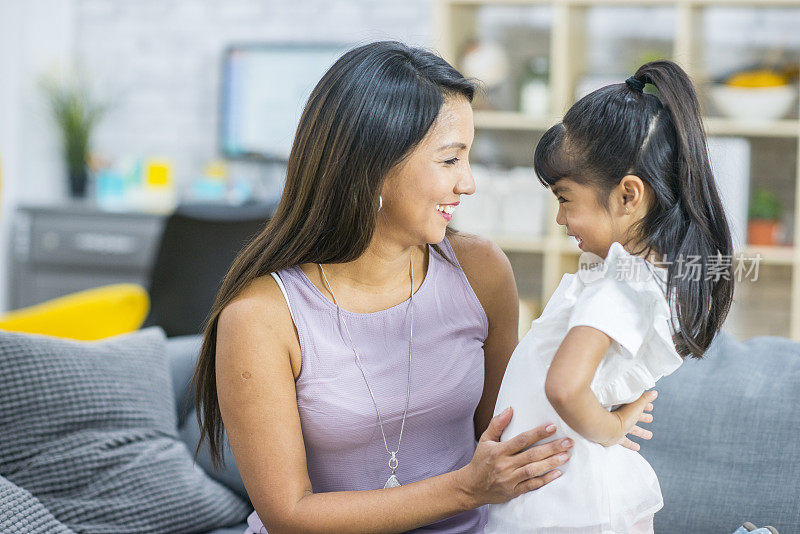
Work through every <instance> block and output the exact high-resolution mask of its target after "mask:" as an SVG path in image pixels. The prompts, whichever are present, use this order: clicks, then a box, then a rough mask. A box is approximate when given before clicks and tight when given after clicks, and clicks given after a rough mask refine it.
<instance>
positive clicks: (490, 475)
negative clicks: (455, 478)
mask: <svg viewBox="0 0 800 534" xmlns="http://www.w3.org/2000/svg"><path fill="white" fill-rule="evenodd" d="M512 414H513V410H512V409H511V408H508V409H507V410H506V411H504V412H502V413H500V414H498V415H496V416H495V417H493V418H492V420H491V421H490V422H489V427H488V428H487V429H486V431H485V432H484V433H483V434H482V435H481V438H480V440H479V441H478V446H477V447H476V449H475V454H474V455H473V457H472V461H470V463H469V464H467V465H465V466H464V467H462V468H461V469H459V470H458V471H457V473H458V474H459V475H460V480H461V485H462V488H463V490H464V492H465V493H466V494H467V495H468V496H469V498H470V501H471V504H472V505H473V506H472V507H473V508H477V507H478V506H482V505H484V504H488V503H494V504H496V503H503V502H506V501H509V500H511V499H513V498H514V497H517V496H518V495H522V494H523V493H526V492H528V491H531V490H535V489H539V488H541V487H542V486H544V485H545V484H547V483H548V482H551V481H553V480H555V479H556V478H558V477H559V476H561V472H560V471H558V470H557V469H555V468H556V467H558V466H559V465H562V464H564V463H565V462H566V461H567V460H569V453H568V452H567V451H568V450H569V449H570V448H571V447H572V445H573V443H572V440H571V439H563V440H559V441H550V442H548V443H544V444H542V445H537V446H535V447H531V445H533V444H534V443H536V442H538V441H540V440H542V439H544V438H547V437H548V436H551V435H552V434H553V432H555V430H556V428H555V425H550V426H549V429H548V428H546V426H547V425H542V426H540V427H537V428H534V429H532V430H528V431H526V432H522V433H520V434H518V435H516V436H515V437H513V438H512V439H510V440H508V441H503V442H500V436H501V435H502V434H503V430H504V429H505V428H506V427H507V426H508V423H509V422H511V416H512ZM528 447H530V448H528ZM526 449H527V450H526Z"/></svg>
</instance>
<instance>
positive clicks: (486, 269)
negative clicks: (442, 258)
mask: <svg viewBox="0 0 800 534" xmlns="http://www.w3.org/2000/svg"><path fill="white" fill-rule="evenodd" d="M447 237H448V241H449V242H450V246H451V247H452V248H453V252H454V253H455V255H456V259H457V260H458V263H459V265H461V269H462V270H463V271H464V274H465V275H466V277H467V281H468V282H469V284H470V286H471V287H472V290H473V291H474V292H475V295H476V296H477V297H478V300H479V301H480V303H481V306H483V308H484V310H485V311H486V313H487V316H489V317H490V319H491V316H492V315H493V314H494V312H495V309H496V308H503V307H504V306H507V305H508V303H509V302H513V301H514V299H516V298H517V285H516V282H515V281H514V272H513V271H512V270H511V262H510V261H509V260H508V257H507V256H506V255H505V253H504V252H503V250H502V249H501V248H500V247H499V246H497V244H496V243H495V242H493V241H492V240H491V239H487V238H485V237H481V236H477V235H473V234H466V233H461V232H458V233H454V234H452V235H449V236H447Z"/></svg>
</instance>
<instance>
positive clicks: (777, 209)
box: [747, 189, 781, 246]
mask: <svg viewBox="0 0 800 534" xmlns="http://www.w3.org/2000/svg"><path fill="white" fill-rule="evenodd" d="M748 219H749V220H748V224H747V242H748V243H749V244H751V245H766V246H774V245H777V244H778V234H779V232H780V219H781V204H780V202H779V201H778V197H777V195H775V193H773V192H771V191H768V190H766V189H758V190H756V192H755V194H754V195H753V199H752V200H751V202H750V208H749V211H748Z"/></svg>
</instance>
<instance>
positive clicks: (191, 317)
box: [144, 203, 276, 337]
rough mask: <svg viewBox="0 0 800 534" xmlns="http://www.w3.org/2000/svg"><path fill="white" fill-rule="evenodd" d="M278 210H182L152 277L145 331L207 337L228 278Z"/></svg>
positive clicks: (167, 232)
mask: <svg viewBox="0 0 800 534" xmlns="http://www.w3.org/2000/svg"><path fill="white" fill-rule="evenodd" d="M275 207H276V206H275V204H262V203H253V204H245V205H242V206H227V205H222V204H186V205H182V206H179V207H178V208H177V209H176V210H175V212H174V213H173V214H172V215H170V216H169V218H168V219H167V221H166V223H165V225H164V233H163V234H162V238H161V244H160V245H159V249H158V253H157V254H156V259H155V263H154V265H153V269H152V271H151V274H150V287H149V290H148V291H149V293H150V313H149V315H148V317H147V319H146V320H145V323H144V325H145V326H153V325H158V326H161V327H162V328H163V329H164V331H165V332H166V334H167V336H169V337H173V336H181V335H188V334H198V333H201V332H202V329H203V325H204V323H205V321H206V318H207V316H208V313H209V312H210V311H211V306H212V305H213V303H214V298H215V297H216V295H217V291H219V287H220V285H221V283H222V279H223V278H224V277H225V273H227V272H228V268H229V267H230V265H231V263H232V262H233V260H234V258H235V257H236V255H237V254H238V252H239V251H240V250H241V249H242V248H243V247H244V246H245V245H246V244H247V243H248V242H249V241H250V240H251V239H252V238H253V237H255V235H256V234H258V233H259V232H260V231H261V230H262V229H263V228H264V226H265V225H266V223H267V221H268V220H269V219H270V217H272V214H273V213H274V212H275Z"/></svg>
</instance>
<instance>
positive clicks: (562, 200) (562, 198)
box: [558, 197, 567, 204]
mask: <svg viewBox="0 0 800 534" xmlns="http://www.w3.org/2000/svg"><path fill="white" fill-rule="evenodd" d="M566 201H567V199H566V198H564V197H558V203H559V204H563V203H564V202H566Z"/></svg>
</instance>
